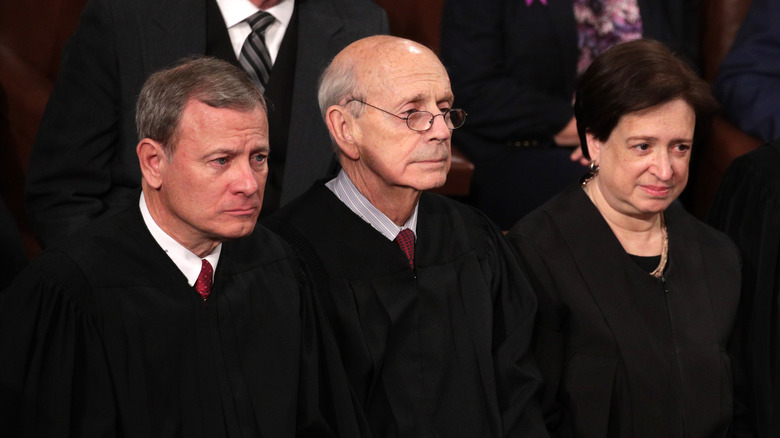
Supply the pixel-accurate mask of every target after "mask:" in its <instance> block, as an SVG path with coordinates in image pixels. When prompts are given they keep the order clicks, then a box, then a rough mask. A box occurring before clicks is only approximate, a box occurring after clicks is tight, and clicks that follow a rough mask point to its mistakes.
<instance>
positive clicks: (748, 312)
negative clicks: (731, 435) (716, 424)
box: [709, 139, 780, 437]
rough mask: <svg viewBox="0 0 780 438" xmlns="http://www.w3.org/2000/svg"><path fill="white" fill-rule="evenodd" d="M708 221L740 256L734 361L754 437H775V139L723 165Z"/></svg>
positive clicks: (779, 197)
mask: <svg viewBox="0 0 780 438" xmlns="http://www.w3.org/2000/svg"><path fill="white" fill-rule="evenodd" d="M709 222H710V223H711V224H712V225H713V226H715V227H716V228H718V229H720V230H722V231H723V232H725V233H726V234H728V235H729V236H730V237H731V238H732V239H734V242H736V244H737V245H738V246H739V248H740V250H741V253H742V300H741V302H740V316H739V322H738V326H739V331H738V332H739V346H740V356H741V357H742V358H743V360H744V362H745V370H746V374H747V377H748V382H749V383H750V388H751V392H752V407H753V412H754V414H755V416H754V420H755V421H756V424H757V425H758V432H759V436H761V437H777V436H780V344H778V339H780V300H778V294H780V139H778V140H775V141H774V142H772V143H767V144H765V145H763V146H761V147H760V148H758V149H756V150H754V151H752V152H750V153H747V154H745V155H743V156H741V157H739V158H737V159H736V160H734V162H733V163H732V164H731V166H729V169H728V171H727V172H726V174H725V175H724V177H723V182H722V183H721V186H720V189H719V190H718V194H717V196H716V197H715V201H714V203H713V205H712V211H711V212H710V217H709Z"/></svg>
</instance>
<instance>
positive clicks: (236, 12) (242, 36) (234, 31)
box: [217, 0, 295, 62]
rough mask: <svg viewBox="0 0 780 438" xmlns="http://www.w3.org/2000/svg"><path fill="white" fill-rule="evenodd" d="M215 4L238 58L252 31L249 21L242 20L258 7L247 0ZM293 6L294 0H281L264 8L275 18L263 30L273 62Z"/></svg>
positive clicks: (290, 17) (222, 1) (220, 0)
mask: <svg viewBox="0 0 780 438" xmlns="http://www.w3.org/2000/svg"><path fill="white" fill-rule="evenodd" d="M217 5H218V6H219V10H220V11H221V12H222V18H224V20H225V26H226V27H227V30H228V35H229V36H230V43H231V44H232V45H233V51H234V52H235V54H236V58H238V57H239V56H240V55H241V47H242V46H243V45H244V41H245V40H246V37H248V36H249V34H250V33H252V28H251V27H250V26H249V23H247V22H246V21H244V20H246V19H247V18H249V17H251V16H252V15H254V14H255V12H257V11H259V10H260V9H258V8H257V6H255V5H253V4H252V3H250V2H249V0H217ZM294 8H295V0H282V1H280V2H279V4H277V5H276V6H274V7H272V8H268V9H266V12H268V13H269V14H271V15H273V16H274V18H276V21H274V22H273V23H272V24H271V25H270V26H268V29H266V31H265V45H266V47H267V48H268V54H269V55H271V61H273V62H276V55H278V54H279V48H280V47H281V46H282V39H283V38H284V33H285V32H286V31H287V26H289V24H290V20H291V19H292V14H293V9H294Z"/></svg>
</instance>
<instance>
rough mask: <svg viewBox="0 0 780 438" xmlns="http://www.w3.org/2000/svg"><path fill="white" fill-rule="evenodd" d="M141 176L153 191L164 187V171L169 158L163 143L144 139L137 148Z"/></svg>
mask: <svg viewBox="0 0 780 438" xmlns="http://www.w3.org/2000/svg"><path fill="white" fill-rule="evenodd" d="M135 152H136V154H137V155H138V162H139V164H140V165H141V174H142V175H143V177H144V181H146V183H147V184H148V185H149V186H150V187H151V188H153V189H159V188H160V187H161V186H162V171H163V169H164V167H165V166H166V165H167V164H168V158H167V155H166V154H165V150H164V149H163V146H162V144H161V143H159V142H157V141H155V140H152V139H150V138H144V139H143V140H141V141H140V142H139V143H138V146H136V148H135Z"/></svg>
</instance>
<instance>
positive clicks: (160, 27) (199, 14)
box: [139, 0, 206, 74]
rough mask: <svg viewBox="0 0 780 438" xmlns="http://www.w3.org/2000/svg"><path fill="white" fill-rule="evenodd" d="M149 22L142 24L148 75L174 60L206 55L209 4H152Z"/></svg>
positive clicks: (171, 0) (179, 0) (175, 0)
mask: <svg viewBox="0 0 780 438" xmlns="http://www.w3.org/2000/svg"><path fill="white" fill-rule="evenodd" d="M149 7H150V8H152V9H153V10H154V12H152V14H151V19H150V20H149V21H148V22H144V23H139V27H141V28H142V29H143V30H142V31H141V38H142V39H143V42H142V46H143V48H144V55H143V56H144V69H145V70H146V72H147V74H149V73H152V72H154V71H157V70H159V69H161V68H164V67H168V66H170V65H171V63H172V61H171V60H176V61H178V60H180V59H181V58H184V57H186V56H191V55H203V54H205V53H206V32H205V29H206V2H205V1H204V0H197V1H194V2H193V1H188V0H166V1H164V2H159V3H157V2H150V5H149Z"/></svg>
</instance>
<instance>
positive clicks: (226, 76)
mask: <svg viewBox="0 0 780 438" xmlns="http://www.w3.org/2000/svg"><path fill="white" fill-rule="evenodd" d="M190 99H195V100H198V101H200V102H203V103H205V104H206V105H208V106H210V107H213V108H229V109H234V110H238V111H247V112H248V111H253V110H255V109H258V108H261V109H262V110H263V112H266V104H265V99H264V98H263V93H262V92H261V91H260V89H259V88H257V86H255V84H254V83H253V82H252V81H251V80H250V79H249V76H247V74H246V73H244V72H243V71H242V70H241V69H239V68H238V67H236V66H234V65H232V64H230V63H228V62H225V61H222V60H219V59H216V58H210V57H198V58H187V59H185V60H183V61H182V62H181V63H179V64H178V65H177V66H175V67H172V68H169V69H166V70H161V71H158V72H156V73H153V74H152V75H151V76H149V78H148V79H147V80H146V82H145V83H144V86H143V88H142V89H141V94H140V96H139V97H138V104H137V105H136V114H135V124H136V126H137V127H138V137H139V140H140V139H143V138H150V139H152V140H154V141H157V142H159V143H161V144H162V145H163V149H164V150H165V153H166V154H167V155H168V159H170V158H171V157H172V153H173V151H174V149H175V146H176V142H177V140H178V130H179V124H180V122H181V117H182V113H183V112H184V107H185V106H186V105H187V102H188V101H189V100H190Z"/></svg>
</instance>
